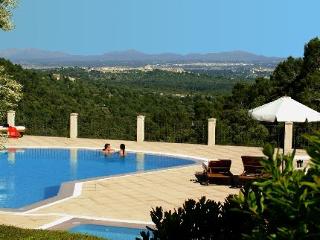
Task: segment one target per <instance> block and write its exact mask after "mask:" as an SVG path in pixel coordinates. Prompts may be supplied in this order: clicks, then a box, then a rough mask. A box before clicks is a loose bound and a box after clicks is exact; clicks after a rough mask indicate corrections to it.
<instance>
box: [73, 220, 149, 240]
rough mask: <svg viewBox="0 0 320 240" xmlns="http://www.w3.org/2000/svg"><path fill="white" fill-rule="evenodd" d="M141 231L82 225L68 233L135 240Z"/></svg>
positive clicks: (113, 239) (115, 239)
mask: <svg viewBox="0 0 320 240" xmlns="http://www.w3.org/2000/svg"><path fill="white" fill-rule="evenodd" d="M143 230H145V229H138V228H126V227H111V226H102V225H94V224H83V225H78V226H76V227H73V228H71V229H70V232H74V233H84V234H88V235H93V236H96V237H101V238H107V239H110V240H135V239H136V237H139V236H140V232H141V231H143Z"/></svg>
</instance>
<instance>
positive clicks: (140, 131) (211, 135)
mask: <svg viewBox="0 0 320 240" xmlns="http://www.w3.org/2000/svg"><path fill="white" fill-rule="evenodd" d="M15 114H16V112H15V111H12V110H10V111H8V112H7V123H8V124H9V125H10V126H15ZM78 116H79V114H78V113H71V114H70V138H72V139H75V138H77V137H78ZM216 122H217V120H216V119H215V118H209V119H208V145H209V146H214V145H215V144H216ZM144 136H145V116H142V115H139V116H137V139H136V140H137V142H140V143H141V142H143V141H144Z"/></svg>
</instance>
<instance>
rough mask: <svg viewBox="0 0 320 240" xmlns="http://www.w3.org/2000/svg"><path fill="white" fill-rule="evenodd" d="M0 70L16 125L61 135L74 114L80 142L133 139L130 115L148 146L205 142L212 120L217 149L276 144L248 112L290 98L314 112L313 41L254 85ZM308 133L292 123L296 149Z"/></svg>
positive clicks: (319, 49)
mask: <svg viewBox="0 0 320 240" xmlns="http://www.w3.org/2000/svg"><path fill="white" fill-rule="evenodd" d="M0 65H1V66H4V68H5V69H6V72H7V74H9V75H11V76H13V77H14V79H16V80H17V81H18V82H19V83H20V84H21V85H22V86H23V99H22V100H21V101H20V103H19V105H18V107H17V108H16V112H17V113H16V118H17V120H16V122H17V125H19V124H21V125H25V126H26V127H27V129H28V130H27V134H34V135H52V136H67V135H68V124H69V114H70V113H71V112H77V113H79V134H80V137H94V138H109V139H128V140H134V139H135V132H136V116H137V115H139V114H143V115H145V116H146V140H149V141H168V142H190V143H205V142H206V139H207V119H208V118H210V117H215V118H217V124H218V125H217V142H218V143H220V144H243V145H262V144H264V143H265V142H274V143H275V144H280V143H281V137H282V133H281V131H282V130H283V125H282V124H277V123H273V124H267V123H260V122H257V121H255V120H252V119H251V118H250V117H249V116H248V109H250V108H253V107H256V106H259V105H261V104H264V103H266V102H269V101H272V100H275V99H276V98H278V97H281V96H284V95H289V96H291V97H293V98H294V99H296V100H298V101H300V102H302V103H304V104H306V105H308V106H310V107H312V108H314V109H316V110H318V111H319V110H320V40H319V39H318V38H315V39H312V40H311V41H310V42H309V43H308V44H306V45H305V51H304V57H303V58H292V57H289V58H288V59H287V60H285V61H283V62H281V63H280V64H279V65H278V66H277V67H276V69H275V71H274V72H273V74H272V75H271V76H270V78H257V79H256V80H255V81H254V82H247V81H241V80H240V79H231V78H226V77H223V78H222V77H218V76H209V75H205V74H194V73H172V72H166V71H159V70H155V71H151V72H138V71H136V72H129V73H101V72H97V71H87V70H85V69H81V68H62V69H54V70H26V69H23V68H22V67H21V66H19V65H14V64H12V63H11V62H9V61H7V60H4V59H1V60H0ZM3 121H4V119H3ZM315 128H319V125H318V124H295V135H296V138H295V143H294V144H295V145H296V146H300V145H301V144H303V140H302V138H301V134H300V133H301V132H310V131H312V130H313V129H315Z"/></svg>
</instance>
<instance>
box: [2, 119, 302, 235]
mask: <svg viewBox="0 0 320 240" xmlns="http://www.w3.org/2000/svg"><path fill="white" fill-rule="evenodd" d="M8 117H9V118H10V116H8ZM142 120H143V118H141V117H138V120H137V141H122V140H121V141H120V140H109V139H108V140H107V139H88V138H78V137H77V135H78V133H77V115H75V114H73V115H72V116H71V119H70V123H71V124H70V138H65V137H43V136H24V137H23V138H19V139H9V140H8V142H7V143H6V146H7V147H8V148H30V147H50V148H95V149H99V148H101V147H102V146H103V145H104V144H105V143H106V142H109V143H110V144H111V145H112V146H119V145H120V143H125V144H126V146H127V149H128V150H129V151H135V152H142V153H143V152H148V153H160V154H170V155H176V156H185V157H186V156H187V157H192V158H197V159H218V158H223V159H226V158H228V159H232V166H231V171H232V172H233V173H234V174H240V173H241V172H242V171H243V167H242V162H241V155H261V154H262V153H261V148H258V147H244V146H226V145H215V139H214V132H215V129H214V128H215V125H214V123H215V121H213V120H212V119H211V120H209V124H208V135H209V136H213V138H211V140H210V139H208V143H209V144H208V145H200V144H181V143H164V142H145V141H143V138H144V131H143V129H144V125H143V121H142ZM11 121H12V120H11ZM13 121H14V120H13ZM210 128H211V129H210ZM298 153H303V151H298ZM196 171H201V164H200V162H199V163H196V164H193V165H189V166H184V167H178V168H172V169H165V170H156V171H150V172H140V173H139V172H138V173H134V174H127V175H120V176H113V177H106V178H97V179H89V180H87V181H86V180H84V181H81V184H80V185H79V186H80V188H79V189H77V194H74V195H72V196H68V194H62V195H64V198H60V197H61V196H60V197H59V199H55V200H56V201H53V202H52V201H51V202H47V203H45V204H44V205H37V204H35V205H32V208H31V209H30V208H25V209H22V211H8V210H6V209H2V211H1V212H0V224H7V225H8V224H9V225H15V226H18V227H23V228H42V229H61V228H65V227H66V225H67V223H68V221H70V220H71V219H83V220H86V221H92V222H94V221H103V222H105V223H110V222H112V224H114V225H116V224H124V225H128V224H136V225H139V226H145V225H146V224H152V222H151V218H150V210H151V209H152V208H154V207H156V206H162V207H163V208H164V209H165V210H169V209H174V208H178V207H179V206H181V205H182V204H183V202H184V201H185V200H187V199H189V198H193V199H198V198H200V197H202V196H206V197H207V198H209V199H213V200H216V201H223V200H224V199H225V197H227V196H228V195H229V194H237V193H238V192H239V189H233V188H230V187H229V186H218V185H210V186H202V185H200V184H198V183H195V182H194V181H192V180H194V179H195V178H194V173H195V172H196ZM64 223H65V224H64ZM69 223H70V222H69Z"/></svg>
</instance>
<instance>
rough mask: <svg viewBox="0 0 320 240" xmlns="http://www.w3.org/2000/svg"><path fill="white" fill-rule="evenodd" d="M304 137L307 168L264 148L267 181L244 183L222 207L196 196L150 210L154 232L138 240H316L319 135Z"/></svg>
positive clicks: (319, 232)
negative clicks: (174, 207) (179, 204)
mask: <svg viewBox="0 0 320 240" xmlns="http://www.w3.org/2000/svg"><path fill="white" fill-rule="evenodd" d="M307 139H308V140H309V142H310V144H311V147H310V148H309V149H308V150H307V152H308V154H309V155H310V157H311V163H310V164H309V167H308V169H306V168H305V169H303V170H296V169H294V161H293V160H294V154H295V153H293V154H289V155H285V156H284V155H281V154H279V152H278V153H276V154H275V152H274V148H273V147H272V146H271V145H267V146H266V147H265V148H264V151H263V152H264V154H265V155H266V156H267V158H266V159H265V160H263V162H262V164H263V166H264V172H265V174H267V175H269V176H270V177H269V178H268V179H260V180H258V181H255V182H253V183H251V184H249V185H247V186H246V187H245V188H243V189H241V191H240V193H239V195H235V196H229V197H228V198H227V199H226V201H225V202H224V203H223V204H222V203H217V202H215V201H212V200H206V199H205V198H204V197H202V198H201V199H200V200H199V201H198V202H196V201H194V200H191V199H190V200H188V201H186V202H185V204H184V205H183V207H182V208H179V209H178V210H174V211H173V212H172V211H168V212H163V210H162V208H161V207H157V208H156V209H153V210H152V211H151V217H152V221H153V222H154V223H155V228H154V229H153V228H148V229H149V231H150V232H151V234H149V233H147V232H142V233H141V238H140V239H143V240H149V239H150V240H162V239H166V240H171V239H172V240H173V239H184V240H189V239H190V240H191V239H192V240H198V239H199V240H200V239H218V240H220V239H283V240H287V239H292V240H294V239H320V217H319V216H320V207H319V206H320V132H319V133H316V134H315V135H313V136H309V137H307ZM152 234H153V236H152Z"/></svg>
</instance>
